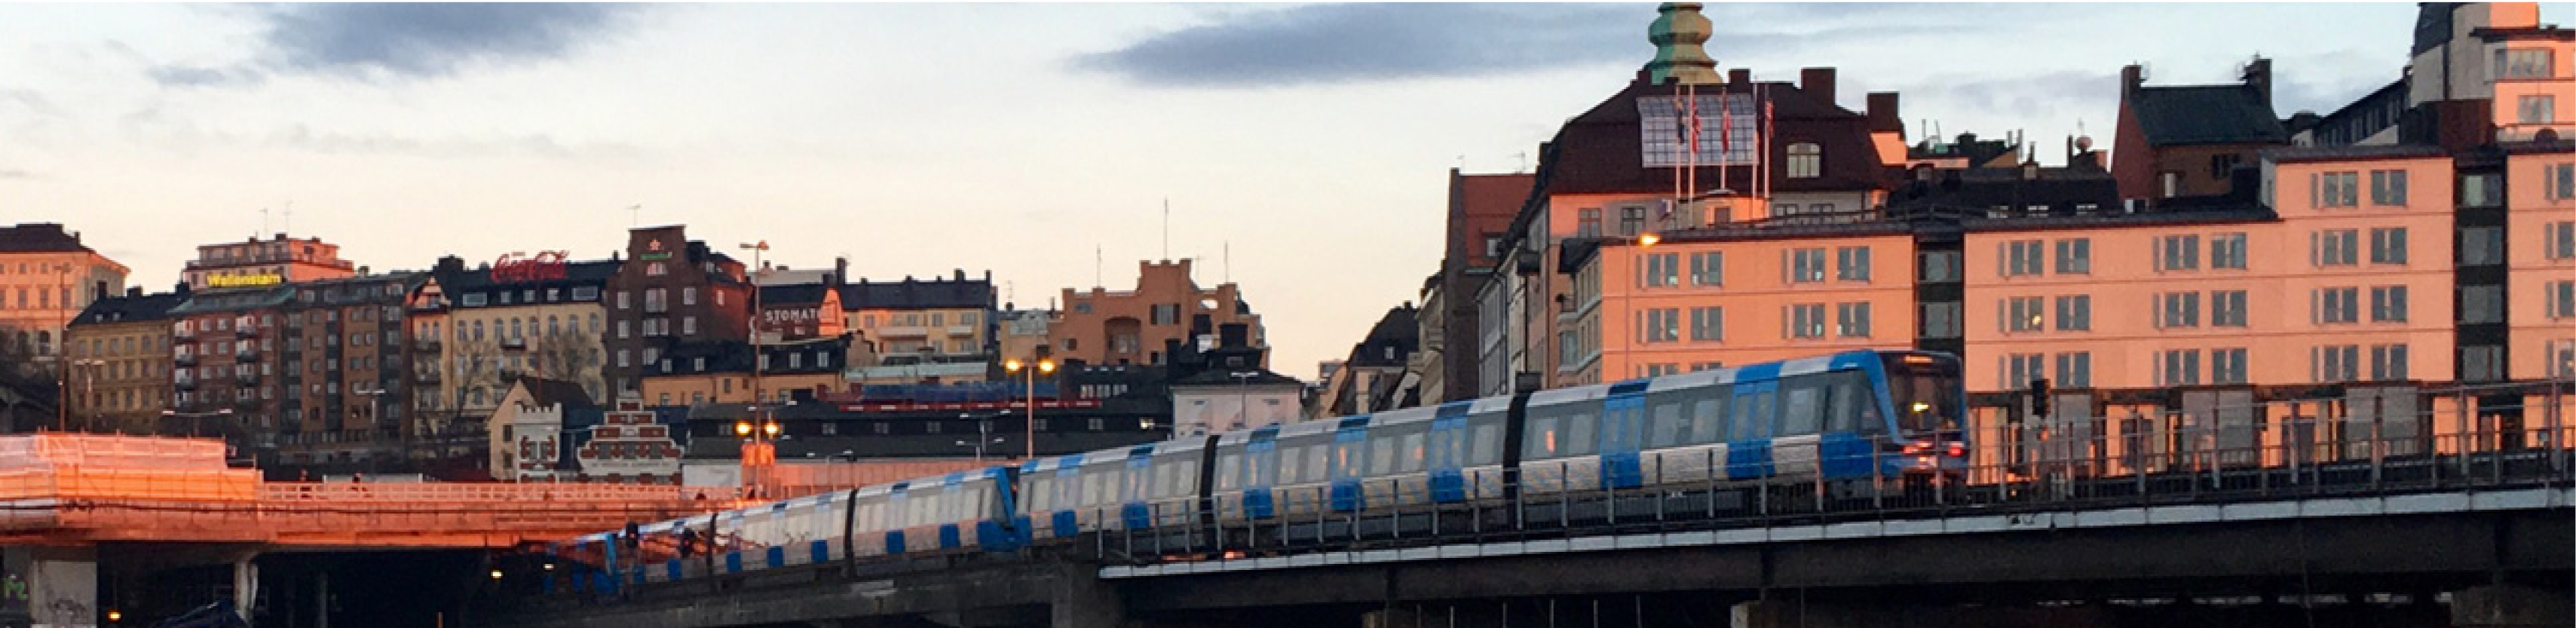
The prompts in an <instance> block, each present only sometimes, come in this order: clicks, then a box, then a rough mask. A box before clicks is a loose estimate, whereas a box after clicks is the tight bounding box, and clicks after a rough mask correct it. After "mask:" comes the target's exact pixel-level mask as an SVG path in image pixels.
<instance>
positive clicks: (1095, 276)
mask: <svg viewBox="0 0 2576 628" xmlns="http://www.w3.org/2000/svg"><path fill="white" fill-rule="evenodd" d="M1107 263H1109V254H1107V253H1103V252H1101V248H1100V245H1098V244H1094V245H1091V287H1093V288H1100V287H1103V286H1107V285H1108V283H1107V282H1104V281H1102V280H1101V274H1100V267H1101V265H1103V264H1107Z"/></svg>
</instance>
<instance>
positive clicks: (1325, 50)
mask: <svg viewBox="0 0 2576 628" xmlns="http://www.w3.org/2000/svg"><path fill="white" fill-rule="evenodd" d="M1703 12H1704V13H1705V14H1707V15H1708V16H1709V18H1710V21H1711V22H1712V23H1713V27H1714V30H1715V31H1716V32H1714V33H1712V36H1711V41H1710V44H1709V45H1710V47H1711V48H1712V52H1719V51H1727V50H1734V51H1766V50H1776V49H1780V48H1782V47H1791V48H1798V47H1813V46H1818V45H1823V44H1831V43H1837V42H1846V41H1867V40H1871V39H1877V38H1883V37H1885V36H1886V33H1887V32H1888V31H1887V30H1886V29H1887V28H1889V27H1894V26H1899V25H1903V26H1909V27H1916V28H1926V27H1937V26H1941V25H1945V24H1947V25H1957V26H1965V25H1970V24H1974V23H1977V22H1979V21H1984V20H1987V19H1989V17H1990V16H1997V15H2001V14H2006V13H2009V14H2010V16H2011V17H2014V18H2016V19H2030V18H2037V17H2043V16H2047V15H2048V14H2049V13H2050V12H2049V11H2048V10H2046V9H2035V8H2028V7H2005V6H1989V5H1939V6H1927V5H1919V4H1833V5H1787V6H1771V5H1732V4H1720V5H1711V6H1710V7H1709V8H1707V9H1705V10H1704V11H1703ZM1654 19H1655V8H1654V5H1642V4H1615V5H1552V4H1323V5H1308V6H1300V7H1293V8H1288V9H1280V10H1274V11H1256V12H1247V13H1239V14H1233V15H1227V16H1224V17H1220V18H1217V19H1216V21H1213V22H1210V23H1206V24H1200V25H1196V26H1191V27H1187V28H1183V29H1180V30H1175V31H1170V32H1165V33H1161V34H1156V35H1152V36H1149V37H1145V38H1143V39H1140V40H1137V41H1134V42H1131V43H1129V44H1127V45H1125V46H1122V47H1119V48H1117V49H1113V50H1108V51H1104V52H1095V53H1089V54H1083V55H1078V56H1076V57H1074V58H1073V59H1072V61H1071V65H1072V67H1073V68H1075V69H1077V70H1085V71H1092V72H1101V73H1106V74H1112V75H1116V76H1119V77H1122V78H1125V79H1127V80H1130V81H1134V82H1136V83H1140V84H1144V85H1149V86H1156V87H1181V88H1235V87H1272V86H1293V85H1316V84H1335V83H1359V82H1372V81H1384V80H1394V79H1411V78H1434V77H1473V76H1490V75H1502V74H1513V73H1522V72H1532V71H1541V70H1549V69H1556V68H1564V67H1580V66H1586V65H1598V64H1606V63H1620V62H1633V63H1637V64H1643V63H1645V62H1646V61H1647V60H1648V59H1650V58H1652V57H1653V54H1654V51H1653V49H1652V48H1651V47H1650V44H1648V43H1647V42H1646V29H1647V27H1648V26H1649V25H1650V24H1652V22H1653V21H1654ZM1746 24H1753V25H1759V26H1755V27H1752V28H1744V27H1740V26H1739V25H1746Z"/></svg>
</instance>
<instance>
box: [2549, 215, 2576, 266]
mask: <svg viewBox="0 0 2576 628" xmlns="http://www.w3.org/2000/svg"><path fill="white" fill-rule="evenodd" d="M2540 233H2541V234H2542V235H2543V237H2546V238H2549V243H2548V246H2545V247H2541V248H2542V250H2544V251H2547V252H2548V254H2549V259H2553V260H2563V259H2576V222H2553V223H2549V224H2548V225H2547V226H2544V227H2542V228H2541V230H2540Z"/></svg>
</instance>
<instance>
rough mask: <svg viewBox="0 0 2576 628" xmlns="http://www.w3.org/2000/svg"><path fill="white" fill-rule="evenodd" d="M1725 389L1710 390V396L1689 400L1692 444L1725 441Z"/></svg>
mask: <svg viewBox="0 0 2576 628" xmlns="http://www.w3.org/2000/svg"><path fill="white" fill-rule="evenodd" d="M1725 392H1726V391H1725V390H1723V389H1719V390H1710V391H1708V393H1709V394H1710V395H1712V396H1710V397H1706V398H1700V399H1692V400H1691V413H1690V422H1691V428H1690V432H1691V433H1690V442H1691V443H1694V444H1706V443H1722V442H1726V395H1725Z"/></svg>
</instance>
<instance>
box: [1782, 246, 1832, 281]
mask: <svg viewBox="0 0 2576 628" xmlns="http://www.w3.org/2000/svg"><path fill="white" fill-rule="evenodd" d="M1789 257H1790V262H1789V282H1790V283H1818V282H1822V281H1824V280H1825V250H1824V249H1796V250H1792V251H1790V252H1789Z"/></svg>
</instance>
